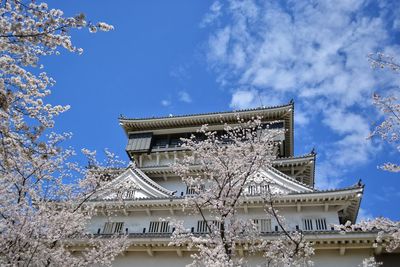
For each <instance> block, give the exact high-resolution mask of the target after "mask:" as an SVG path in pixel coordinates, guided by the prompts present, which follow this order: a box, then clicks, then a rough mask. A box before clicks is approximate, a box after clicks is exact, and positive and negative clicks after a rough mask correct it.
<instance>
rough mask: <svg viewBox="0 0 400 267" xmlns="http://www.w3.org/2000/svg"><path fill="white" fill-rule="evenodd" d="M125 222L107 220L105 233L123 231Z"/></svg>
mask: <svg viewBox="0 0 400 267" xmlns="http://www.w3.org/2000/svg"><path fill="white" fill-rule="evenodd" d="M123 226H124V223H123V222H106V223H105V224H104V228H103V234H119V233H121V232H122V228H123Z"/></svg>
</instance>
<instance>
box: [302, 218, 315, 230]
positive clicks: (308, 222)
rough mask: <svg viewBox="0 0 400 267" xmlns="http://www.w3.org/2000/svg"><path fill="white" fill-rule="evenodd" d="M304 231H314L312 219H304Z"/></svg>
mask: <svg viewBox="0 0 400 267" xmlns="http://www.w3.org/2000/svg"><path fill="white" fill-rule="evenodd" d="M303 230H305V231H312V230H313V220H312V219H303Z"/></svg>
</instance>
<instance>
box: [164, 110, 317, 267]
mask: <svg viewBox="0 0 400 267" xmlns="http://www.w3.org/2000/svg"><path fill="white" fill-rule="evenodd" d="M280 134H282V131H281V130H277V129H268V127H267V128H265V126H264V127H263V124H262V122H261V120H260V119H259V118H258V119H254V120H250V121H248V122H245V121H243V120H241V119H240V118H238V121H237V125H236V126H230V125H225V126H224V131H223V132H217V131H209V130H208V127H207V126H206V125H205V126H203V127H202V128H201V129H200V130H199V131H198V133H197V134H196V135H193V136H192V137H191V138H189V139H182V140H183V142H184V143H183V148H185V149H187V150H189V151H190V152H191V153H189V154H187V155H186V156H185V157H183V159H181V160H178V161H177V162H176V163H175V164H174V166H173V167H174V170H175V172H176V173H177V174H178V175H179V176H180V177H182V179H183V181H184V182H185V184H186V185H187V186H188V188H190V190H191V191H192V194H191V195H188V196H186V198H185V202H184V210H185V211H186V212H188V213H189V214H191V215H195V216H197V217H199V218H200V219H201V221H202V223H203V228H204V229H203V230H204V231H203V232H202V233H193V231H191V230H190V229H185V227H184V224H183V222H182V221H174V222H173V223H172V224H173V227H174V228H175V230H174V232H173V235H172V242H171V245H176V246H183V245H187V246H188V247H189V248H195V250H196V252H194V253H193V254H192V255H191V256H192V258H193V260H194V261H193V263H192V266H211V265H212V266H240V265H241V264H244V263H245V260H246V259H245V257H243V256H241V255H239V254H238V251H239V250H241V249H243V246H244V247H246V249H247V251H248V252H249V253H256V252H262V253H263V255H264V257H265V260H266V262H267V263H268V265H270V264H271V265H274V264H277V263H279V264H283V265H282V266H292V265H301V264H303V265H304V264H307V263H309V260H310V256H311V255H312V254H313V249H312V248H311V247H310V245H309V244H308V243H307V242H305V240H304V236H303V235H302V233H300V232H297V231H292V230H290V231H289V230H286V227H285V222H284V218H283V217H282V216H281V215H279V212H278V210H277V209H276V208H275V207H274V205H273V203H274V199H275V198H279V194H280V193H279V192H278V191H277V190H275V189H274V187H273V185H272V184H270V182H268V181H261V182H259V183H260V184H259V185H260V188H261V189H262V190H261V191H260V192H258V193H260V195H259V196H260V197H263V198H264V200H265V212H266V213H265V217H266V218H273V219H275V220H276V222H277V223H278V225H279V227H280V230H281V232H280V233H281V236H277V237H275V238H270V239H264V238H262V237H260V232H259V229H257V225H256V224H255V222H254V221H253V220H248V219H243V218H242V217H241V216H239V214H238V212H239V209H240V208H241V205H242V204H243V201H244V200H246V198H247V197H248V196H249V193H250V192H249V191H248V190H247V188H248V185H249V184H250V183H254V182H255V180H256V179H255V176H256V175H257V173H258V172H259V171H261V170H262V169H266V168H271V161H272V160H273V159H274V158H275V157H276V155H277V143H278V142H277V141H276V140H277V139H276V137H277V136H279V135H280ZM194 168H197V169H199V170H200V171H198V172H196V171H194ZM239 247H241V248H239Z"/></svg>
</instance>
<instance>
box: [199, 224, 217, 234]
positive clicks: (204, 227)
mask: <svg viewBox="0 0 400 267" xmlns="http://www.w3.org/2000/svg"><path fill="white" fill-rule="evenodd" d="M207 223H208V225H209V226H210V227H211V229H213V228H216V229H221V223H220V222H218V221H197V233H209V232H210V230H209V229H208V227H207Z"/></svg>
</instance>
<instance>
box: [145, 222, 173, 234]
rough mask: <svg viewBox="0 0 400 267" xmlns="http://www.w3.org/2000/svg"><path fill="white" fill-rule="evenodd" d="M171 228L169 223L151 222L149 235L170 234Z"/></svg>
mask: <svg viewBox="0 0 400 267" xmlns="http://www.w3.org/2000/svg"><path fill="white" fill-rule="evenodd" d="M170 232H171V228H170V226H169V222H168V221H163V222H159V221H155V222H150V226H149V233H170Z"/></svg>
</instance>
